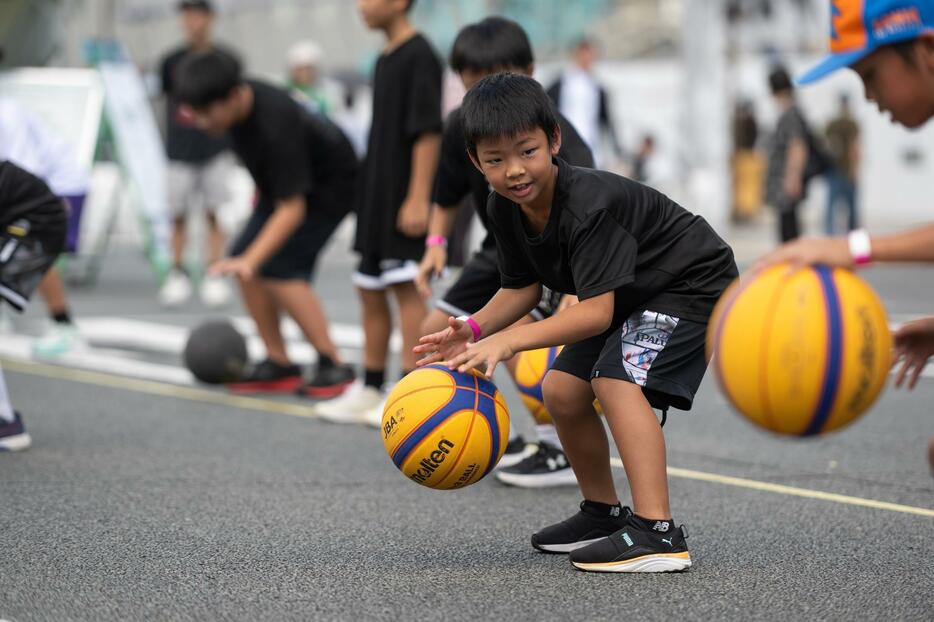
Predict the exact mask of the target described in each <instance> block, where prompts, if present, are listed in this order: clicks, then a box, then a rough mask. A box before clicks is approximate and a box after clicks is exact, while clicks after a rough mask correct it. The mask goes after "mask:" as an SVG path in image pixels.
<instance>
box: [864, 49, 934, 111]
mask: <svg viewBox="0 0 934 622" xmlns="http://www.w3.org/2000/svg"><path fill="white" fill-rule="evenodd" d="M913 51H914V59H915V62H914V64H911V63H908V62H907V61H906V60H905V58H903V57H902V56H901V55H900V54H899V53H898V52H896V51H895V50H893V49H892V48H890V47H884V48H880V49H878V50H876V51H875V52H873V53H872V54H870V55H869V56H867V57H866V58H864V59H862V60H860V61H858V62H857V63H855V64H854V65H853V70H854V71H856V73H857V74H859V77H860V78H861V79H862V81H863V88H864V89H865V91H866V99H867V100H869V101H872V102H875V103H876V106H878V108H879V111H880V112H888V113H889V114H891V115H892V120H893V121H895V122H897V123H901V124H902V125H904V126H905V127H909V128H916V127H920V126H921V125H924V123H925V122H926V121H927V120H928V119H930V118H931V116H934V39H932V38H926V37H922V38H920V39H918V41H917V42H916V43H915V46H914V50H913Z"/></svg>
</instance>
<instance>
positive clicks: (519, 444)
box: [496, 436, 536, 469]
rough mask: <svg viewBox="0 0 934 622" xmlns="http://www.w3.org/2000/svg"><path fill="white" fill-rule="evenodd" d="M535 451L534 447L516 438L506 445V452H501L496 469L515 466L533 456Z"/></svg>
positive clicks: (518, 437)
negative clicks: (501, 455)
mask: <svg viewBox="0 0 934 622" xmlns="http://www.w3.org/2000/svg"><path fill="white" fill-rule="evenodd" d="M535 451H536V447H535V445H532V444H529V443H526V442H525V439H524V438H522V437H521V436H516V437H514V438H512V439H510V441H509V443H507V444H506V451H504V452H503V457H502V458H500V459H499V462H498V463H497V464H496V467H497V468H499V469H505V468H506V467H511V466H515V465H517V464H519V463H520V462H522V461H523V460H525V459H526V458H528V457H529V456H531V455H532V454H534V453H535Z"/></svg>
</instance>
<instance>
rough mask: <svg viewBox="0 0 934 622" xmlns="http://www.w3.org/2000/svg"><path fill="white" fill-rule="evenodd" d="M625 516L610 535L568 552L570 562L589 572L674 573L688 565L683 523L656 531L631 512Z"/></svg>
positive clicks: (689, 559)
mask: <svg viewBox="0 0 934 622" xmlns="http://www.w3.org/2000/svg"><path fill="white" fill-rule="evenodd" d="M628 519H629V520H628V524H627V525H626V526H625V527H623V528H622V529H620V530H619V531H617V532H616V533H614V534H612V535H611V536H610V537H608V538H603V539H602V540H599V541H597V542H594V543H593V544H591V545H590V546H585V547H583V548H580V549H577V550H576V551H574V552H573V553H571V564H573V565H574V567H575V568H577V569H579V570H589V571H591V572H677V571H679V570H686V569H688V568H690V567H691V554H690V553H688V547H687V544H686V543H685V541H684V539H685V538H687V537H688V534H687V531H686V530H685V529H684V525H681V526H680V527H671V528H669V529H668V531H667V532H665V533H659V532H658V531H655V530H654V529H653V528H652V527H653V526H652V525H648V524H646V523H645V522H644V521H642V520H641V519H639V518H638V517H636V516H634V515H632V514H630V515H629V517H628Z"/></svg>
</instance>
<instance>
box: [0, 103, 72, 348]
mask: <svg viewBox="0 0 934 622" xmlns="http://www.w3.org/2000/svg"><path fill="white" fill-rule="evenodd" d="M0 160H10V161H11V162H13V163H14V164H16V165H18V166H19V167H21V168H22V169H24V170H26V171H28V172H30V173H32V174H33V175H35V176H36V177H38V178H40V179H42V180H43V181H45V182H46V183H47V184H48V185H49V188H51V190H52V192H54V193H55V194H56V195H57V196H58V197H59V198H61V199H62V200H63V201H64V202H65V204H66V211H67V213H68V234H67V237H66V241H65V251H66V252H70V253H73V252H75V251H76V250H77V245H78V231H79V224H80V222H81V211H82V209H83V207H84V200H85V197H86V196H87V193H88V186H89V174H88V172H87V171H86V170H84V169H83V168H82V167H81V166H80V165H79V164H78V162H77V161H76V159H75V156H74V154H73V152H72V149H71V148H70V147H69V146H68V145H67V144H66V143H65V142H64V141H63V140H61V139H60V138H59V137H58V136H56V135H55V133H54V132H53V131H52V129H51V128H49V127H48V126H47V125H46V124H45V123H44V122H42V120H41V119H39V118H38V117H37V116H36V115H34V114H32V113H30V112H29V111H28V110H26V109H25V108H24V107H23V106H22V105H20V104H19V102H17V101H16V100H14V99H11V98H8V97H0ZM39 294H40V295H41V296H42V299H43V300H44V301H45V304H46V307H47V308H48V311H49V316H50V317H51V318H52V323H51V326H50V328H49V330H48V331H47V332H46V334H45V335H43V336H42V337H41V338H39V339H37V340H36V341H35V343H34V344H33V353H34V354H35V355H37V356H41V357H54V356H59V355H62V354H65V353H67V352H69V351H71V350H73V349H75V348H76V347H78V346H80V345H81V344H82V343H83V342H82V339H81V335H80V333H79V332H78V329H77V327H76V326H75V324H74V322H73V321H72V317H71V311H70V309H69V306H68V298H67V296H66V294H65V285H64V282H63V281H62V277H61V275H60V274H59V272H58V270H56V269H55V267H52V268H50V269H49V271H48V272H46V273H45V276H44V277H43V279H42V281H41V282H40V284H39Z"/></svg>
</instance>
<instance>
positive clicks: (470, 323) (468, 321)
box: [457, 315, 483, 343]
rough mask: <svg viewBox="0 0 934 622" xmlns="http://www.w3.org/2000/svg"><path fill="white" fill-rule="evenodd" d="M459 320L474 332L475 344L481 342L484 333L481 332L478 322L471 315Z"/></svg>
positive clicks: (461, 317) (463, 316)
mask: <svg viewBox="0 0 934 622" xmlns="http://www.w3.org/2000/svg"><path fill="white" fill-rule="evenodd" d="M457 319H459V320H460V321H462V322H464V323H465V324H467V326H469V327H470V330H471V332H473V340H474V343H476V342H478V341H480V338H481V337H483V331H482V330H480V325H479V324H477V321H476V320H474V319H473V318H472V317H470V316H469V315H462V316H460V317H459V318H457Z"/></svg>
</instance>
